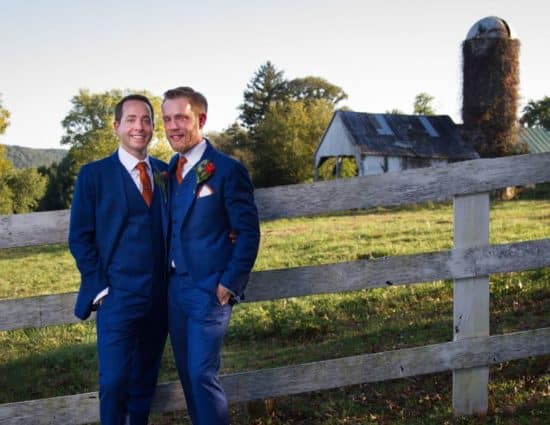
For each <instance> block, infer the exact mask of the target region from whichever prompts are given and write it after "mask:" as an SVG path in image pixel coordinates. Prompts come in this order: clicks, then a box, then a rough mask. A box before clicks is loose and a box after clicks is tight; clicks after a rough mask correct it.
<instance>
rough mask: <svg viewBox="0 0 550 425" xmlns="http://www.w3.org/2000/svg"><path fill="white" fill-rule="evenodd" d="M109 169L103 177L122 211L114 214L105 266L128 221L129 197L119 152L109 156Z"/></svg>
mask: <svg viewBox="0 0 550 425" xmlns="http://www.w3.org/2000/svg"><path fill="white" fill-rule="evenodd" d="M109 159H110V161H109V170H106V171H107V172H105V173H103V174H102V178H103V179H106V180H107V184H106V185H105V187H109V189H110V191H111V196H113V197H115V199H116V200H117V203H118V208H120V211H117V212H116V214H113V215H112V220H113V230H114V231H115V232H114V233H113V234H109V236H110V237H111V241H110V243H107V244H106V245H105V247H106V250H107V251H106V256H105V258H106V264H105V265H104V267H105V268H107V266H108V265H109V264H110V263H111V256H112V254H113V250H114V248H115V246H116V241H117V240H118V238H119V236H120V231H121V230H122V227H123V224H124V222H125V221H126V217H127V216H128V199H127V194H126V189H125V188H124V174H123V173H125V172H126V170H125V169H124V166H123V165H122V164H121V163H120V160H119V159H118V153H117V152H115V153H114V154H113V155H111V156H110V157H109Z"/></svg>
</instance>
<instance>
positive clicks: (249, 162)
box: [207, 122, 254, 174]
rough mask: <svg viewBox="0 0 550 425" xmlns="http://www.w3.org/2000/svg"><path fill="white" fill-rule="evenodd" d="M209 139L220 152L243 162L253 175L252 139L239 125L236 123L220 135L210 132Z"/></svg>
mask: <svg viewBox="0 0 550 425" xmlns="http://www.w3.org/2000/svg"><path fill="white" fill-rule="evenodd" d="M207 137H208V139H209V140H210V141H211V142H212V143H214V145H215V146H216V147H217V148H218V149H219V150H221V151H222V152H224V153H225V154H227V155H230V156H232V157H233V158H236V159H237V160H239V161H241V162H242V163H243V164H244V165H245V166H246V168H247V169H248V171H249V172H250V173H251V174H252V173H253V168H254V163H253V155H252V150H251V145H250V143H251V137H250V135H249V134H248V132H247V131H246V130H245V129H244V128H243V127H241V126H240V125H239V123H237V122H235V123H233V124H232V125H231V126H229V127H228V128H226V129H225V130H223V131H222V132H219V133H218V132H210V133H208V134H207Z"/></svg>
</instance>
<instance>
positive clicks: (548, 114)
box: [520, 96, 550, 130]
mask: <svg viewBox="0 0 550 425" xmlns="http://www.w3.org/2000/svg"><path fill="white" fill-rule="evenodd" d="M520 122H521V123H522V124H523V125H525V126H527V127H543V128H545V129H547V130H550V96H544V97H543V98H542V99H541V100H538V101H534V100H530V101H529V102H528V103H527V105H526V106H525V108H523V115H522V116H521V119H520Z"/></svg>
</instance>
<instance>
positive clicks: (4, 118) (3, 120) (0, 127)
mask: <svg viewBox="0 0 550 425" xmlns="http://www.w3.org/2000/svg"><path fill="white" fill-rule="evenodd" d="M9 125H10V111H8V110H7V109H5V108H4V107H3V106H2V97H1V95H0V134H4V132H5V131H6V129H7V128H8V126H9Z"/></svg>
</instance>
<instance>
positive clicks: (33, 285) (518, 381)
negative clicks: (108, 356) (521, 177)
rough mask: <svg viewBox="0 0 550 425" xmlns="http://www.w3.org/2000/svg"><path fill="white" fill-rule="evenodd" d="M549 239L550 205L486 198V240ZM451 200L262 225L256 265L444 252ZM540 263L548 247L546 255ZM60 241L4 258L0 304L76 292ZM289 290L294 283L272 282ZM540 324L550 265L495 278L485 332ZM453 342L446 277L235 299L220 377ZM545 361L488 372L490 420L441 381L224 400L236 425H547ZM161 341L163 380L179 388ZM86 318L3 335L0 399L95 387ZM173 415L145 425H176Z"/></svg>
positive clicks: (548, 297) (547, 317) (0, 258)
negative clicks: (464, 409) (268, 409)
mask: <svg viewBox="0 0 550 425" xmlns="http://www.w3.org/2000/svg"><path fill="white" fill-rule="evenodd" d="M549 237H550V201H548V200H521V201H511V202H492V204H491V225H490V240H491V243H493V244H497V243H507V242H518V241H523V240H532V239H542V238H549ZM452 245H453V210H452V205H450V204H443V205H432V204H427V205H420V206H413V207H410V208H404V209H377V210H374V211H369V212H356V211H354V212H347V213H342V214H333V215H326V216H316V217H308V218H299V219H291V220H277V221H272V222H266V223H262V244H261V249H260V255H259V258H258V261H257V263H256V268H255V270H269V269H279V268H286V267H297V266H306V265H320V264H329V263H335V262H342V261H353V260H356V259H370V258H376V257H381V256H388V255H404V254H413V253H421V252H432V251H438V250H442V249H450V248H452ZM548 255H550V253H549V254H548ZM78 283H79V277H78V272H77V271H76V268H75V266H74V262H73V260H72V257H71V256H70V254H69V253H68V250H67V247H66V245H50V246H42V247H29V248H17V249H10V250H4V251H0V298H18V297H28V296H34V295H44V294H51V293H59V292H68V291H75V290H76V289H77V287H78ZM280 284H281V285H292V284H293V282H280ZM547 326H550V269H548V268H547V269H540V270H535V271H529V272H523V273H509V274H504V275H494V276H491V334H501V333H507V332H513V331H520V330H528V329H535V328H540V327H547ZM451 339H452V282H450V281H445V282H443V281H440V282H431V283H424V284H418V285H408V286H402V287H389V288H380V289H374V290H368V291H357V292H351V293H338V294H331V295H322V296H310V297H303V298H293V299H285V300H279V301H273V302H261V303H251V304H243V305H240V306H237V307H236V308H235V310H234V314H233V319H232V323H231V326H230V329H229V332H228V336H227V339H226V344H225V348H224V351H223V362H222V373H229V372H238V371H244V370H254V369H258V368H267V367H275V366H283V365H287V364H294V363H303V362H310V361H318V360H323V359H331V358H337V357H343V356H349V355H356V354H363V353H374V352H379V351H386V350H394V349H399V348H404V347H414V346H421V345H426V344H433V343H440V342H446V341H450V340H451ZM549 363H550V356H546V357H539V358H531V359H524V360H520V361H514V362H507V363H503V364H499V365H495V366H493V367H491V369H490V371H491V374H490V388H489V391H490V394H489V404H490V406H489V413H488V416H487V417H485V418H453V417H452V401H451V397H452V391H451V387H452V380H451V373H442V374H435V375H429V376H420V377H414V378H410V379H401V380H394V381H389V382H384V383H375V384H366V385H358V386H352V387H347V388H342V389H338V390H332V391H322V392H315V393H311V394H304V395H298V396H292V397H281V398H279V399H277V400H275V405H276V409H275V411H274V412H273V413H272V414H271V415H270V416H264V417H261V416H260V417H255V418H251V417H250V413H249V412H248V411H247V409H246V408H245V406H244V405H240V404H235V405H233V406H232V410H233V417H234V420H235V423H243V424H244V423H255V424H317V423H318V424H368V423H373V424H375V423H376V424H378V423H392V424H393V423H402V424H415V423H418V424H435V423H461V424H462V423H464V424H477V423H480V424H481V423H483V424H484V423H495V424H497V423H498V424H501V423H504V424H521V423H525V424H528V423H529V424H545V423H548V420H549V418H550V375H549V369H548V368H549V366H548V365H549ZM176 379H177V376H176V371H175V367H174V364H173V360H172V356H171V350H170V349H169V344H168V347H167V350H166V352H165V356H164V361H163V367H162V371H161V381H169V380H170V381H172V380H176ZM96 381H97V365H96V355H95V330H94V324H93V323H89V322H83V323H79V324H75V325H65V326H52V327H48V328H36V329H25V330H17V331H9V332H0V403H5V402H13V401H21V400H29V399H36V398H44V397H53V396H58V395H67V394H76V393H79V392H87V391H94V390H97V383H96ZM182 417H183V415H182V413H181V412H177V413H175V414H166V415H157V416H155V417H154V418H153V420H152V423H155V424H168V423H181V422H182V421H183V419H182Z"/></svg>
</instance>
